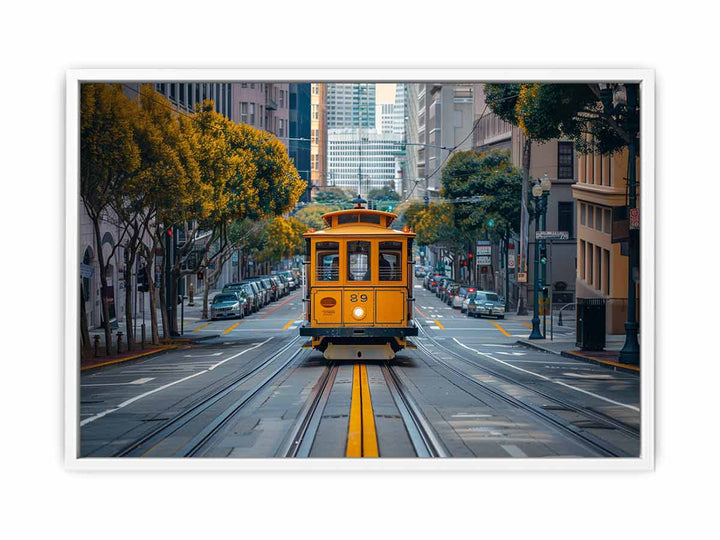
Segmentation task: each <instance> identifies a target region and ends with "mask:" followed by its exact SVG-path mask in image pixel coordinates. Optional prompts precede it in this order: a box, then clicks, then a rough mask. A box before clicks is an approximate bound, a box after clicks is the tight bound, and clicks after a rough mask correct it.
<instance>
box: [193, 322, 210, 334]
mask: <svg viewBox="0 0 720 540" xmlns="http://www.w3.org/2000/svg"><path fill="white" fill-rule="evenodd" d="M207 326H210V323H209V322H206V323H205V324H201V325H200V326H198V327H197V328H196V329H195V330H193V332H197V331H198V330H202V329H203V328H205V327H207Z"/></svg>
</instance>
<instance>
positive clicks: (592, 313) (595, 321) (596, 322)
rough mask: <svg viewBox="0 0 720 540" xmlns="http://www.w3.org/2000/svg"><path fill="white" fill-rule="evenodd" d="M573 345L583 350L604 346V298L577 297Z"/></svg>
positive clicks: (601, 348) (599, 348)
mask: <svg viewBox="0 0 720 540" xmlns="http://www.w3.org/2000/svg"><path fill="white" fill-rule="evenodd" d="M576 307H577V310H576V311H575V313H576V317H577V319H576V328H575V345H576V346H577V347H580V348H581V349H582V350H583V351H602V350H603V349H604V348H605V299H604V298H578V299H577V306H576Z"/></svg>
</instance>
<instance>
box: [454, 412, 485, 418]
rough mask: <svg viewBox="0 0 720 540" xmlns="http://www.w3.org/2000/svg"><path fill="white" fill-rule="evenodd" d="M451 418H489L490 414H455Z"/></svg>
mask: <svg viewBox="0 0 720 540" xmlns="http://www.w3.org/2000/svg"><path fill="white" fill-rule="evenodd" d="M452 417H453V418H490V417H492V414H474V413H457V414H453V415H452Z"/></svg>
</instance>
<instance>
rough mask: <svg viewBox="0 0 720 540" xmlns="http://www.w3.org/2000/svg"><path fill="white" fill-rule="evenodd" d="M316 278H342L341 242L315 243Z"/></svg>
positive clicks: (320, 279) (333, 279)
mask: <svg viewBox="0 0 720 540" xmlns="http://www.w3.org/2000/svg"><path fill="white" fill-rule="evenodd" d="M315 264H316V270H315V279H316V280H317V281H338V280H339V279H340V244H339V243H338V242H318V243H316V244H315Z"/></svg>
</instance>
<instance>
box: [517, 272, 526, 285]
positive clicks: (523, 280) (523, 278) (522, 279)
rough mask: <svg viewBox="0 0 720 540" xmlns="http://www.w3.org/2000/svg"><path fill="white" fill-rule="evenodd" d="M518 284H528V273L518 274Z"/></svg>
mask: <svg viewBox="0 0 720 540" xmlns="http://www.w3.org/2000/svg"><path fill="white" fill-rule="evenodd" d="M518 283H527V272H518Z"/></svg>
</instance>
